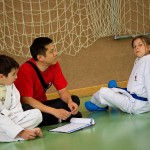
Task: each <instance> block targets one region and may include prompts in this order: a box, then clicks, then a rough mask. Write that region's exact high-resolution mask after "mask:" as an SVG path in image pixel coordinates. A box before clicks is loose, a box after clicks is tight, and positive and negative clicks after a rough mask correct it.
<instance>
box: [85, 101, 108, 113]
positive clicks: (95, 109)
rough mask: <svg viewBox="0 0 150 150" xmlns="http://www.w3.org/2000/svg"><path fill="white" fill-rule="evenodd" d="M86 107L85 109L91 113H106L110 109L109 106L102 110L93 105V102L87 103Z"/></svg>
mask: <svg viewBox="0 0 150 150" xmlns="http://www.w3.org/2000/svg"><path fill="white" fill-rule="evenodd" d="M84 105H85V108H86V109H87V110H89V111H105V110H107V109H108V106H107V107H104V108H101V107H99V106H97V105H95V104H93V103H92V102H91V101H87V102H85V103H84Z"/></svg>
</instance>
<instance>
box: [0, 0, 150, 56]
mask: <svg viewBox="0 0 150 150" xmlns="http://www.w3.org/2000/svg"><path fill="white" fill-rule="evenodd" d="M147 33H150V1H149V0H55V1H52V0H0V34H1V37H0V51H7V52H9V53H11V54H13V55H16V56H22V57H30V53H29V46H30V45H31V43H32V41H33V39H35V38H36V37H39V36H46V37H50V38H52V39H53V41H54V44H55V45H56V51H57V52H58V54H59V55H61V54H62V53H63V54H66V55H71V56H75V55H76V54H77V53H78V52H79V51H80V50H81V49H82V48H86V47H88V46H89V45H91V44H93V43H94V42H95V41H96V40H97V39H99V38H101V37H106V36H124V35H132V36H134V35H137V34H147Z"/></svg>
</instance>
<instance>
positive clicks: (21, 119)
mask: <svg viewBox="0 0 150 150" xmlns="http://www.w3.org/2000/svg"><path fill="white" fill-rule="evenodd" d="M1 121H3V125H2V124H0V142H11V141H18V140H23V139H22V138H15V137H14V138H12V137H13V136H14V133H17V132H18V131H20V130H23V129H33V128H35V127H37V126H38V125H39V124H40V123H41V122H42V114H41V112H40V110H38V109H31V110H27V111H24V112H20V113H18V114H15V117H14V118H13V119H10V118H8V117H5V116H4V115H1V114H0V122H1ZM7 133H9V134H10V133H11V136H10V135H8V134H7Z"/></svg>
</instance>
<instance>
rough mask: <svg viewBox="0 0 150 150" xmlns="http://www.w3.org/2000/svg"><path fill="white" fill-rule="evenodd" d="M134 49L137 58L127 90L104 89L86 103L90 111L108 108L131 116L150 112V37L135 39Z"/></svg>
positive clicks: (133, 41)
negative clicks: (114, 108)
mask: <svg viewBox="0 0 150 150" xmlns="http://www.w3.org/2000/svg"><path fill="white" fill-rule="evenodd" d="M132 48H133V50H134V54H135V55H136V56H137V58H136V60H135V63H134V67H133V70H132V72H131V75H130V78H129V81H128V84H127V89H126V90H125V89H121V88H117V87H112V88H107V87H102V88H101V89H100V90H99V91H98V92H96V93H95V94H94V95H93V96H92V98H91V100H90V101H87V102H85V107H86V108H87V109H88V110H89V111H95V110H98V111H104V110H107V109H108V106H112V107H117V108H119V109H120V110H122V111H123V112H127V113H130V114H131V113H132V114H140V113H145V112H149V111H150V37H148V36H145V35H141V36H137V37H135V38H133V40H132Z"/></svg>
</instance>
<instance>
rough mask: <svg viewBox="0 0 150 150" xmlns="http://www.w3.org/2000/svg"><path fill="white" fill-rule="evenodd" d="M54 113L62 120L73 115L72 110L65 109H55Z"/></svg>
mask: <svg viewBox="0 0 150 150" xmlns="http://www.w3.org/2000/svg"><path fill="white" fill-rule="evenodd" d="M53 115H54V116H55V117H57V118H59V119H61V120H66V119H67V118H69V117H70V116H71V112H69V111H67V110H65V109H54V111H53Z"/></svg>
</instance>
